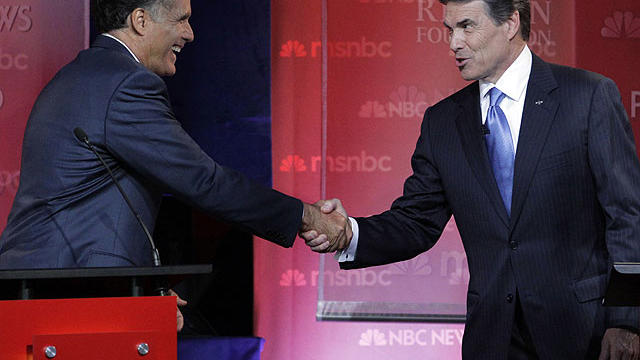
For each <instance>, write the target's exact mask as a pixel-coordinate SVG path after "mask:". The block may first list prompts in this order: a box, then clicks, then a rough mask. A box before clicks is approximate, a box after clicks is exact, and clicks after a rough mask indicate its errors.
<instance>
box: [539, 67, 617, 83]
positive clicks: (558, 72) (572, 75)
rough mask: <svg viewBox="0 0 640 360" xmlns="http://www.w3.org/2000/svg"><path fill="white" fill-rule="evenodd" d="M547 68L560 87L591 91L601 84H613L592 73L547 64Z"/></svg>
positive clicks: (605, 78)
mask: <svg viewBox="0 0 640 360" xmlns="http://www.w3.org/2000/svg"><path fill="white" fill-rule="evenodd" d="M549 67H550V68H551V72H552V73H553V76H554V77H555V79H556V81H557V82H558V84H560V85H561V86H562V85H564V86H572V87H575V88H576V89H593V88H595V87H597V86H598V85H599V84H600V83H602V82H610V83H613V80H611V79H610V78H608V77H606V76H604V75H602V74H598V73H596V72H593V71H589V70H585V69H579V68H575V67H571V66H565V65H559V64H551V63H549Z"/></svg>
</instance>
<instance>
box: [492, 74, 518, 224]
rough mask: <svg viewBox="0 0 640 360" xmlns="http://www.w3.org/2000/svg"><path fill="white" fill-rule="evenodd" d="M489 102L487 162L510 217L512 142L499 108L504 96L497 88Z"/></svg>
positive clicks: (513, 156)
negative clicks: (489, 163)
mask: <svg viewBox="0 0 640 360" xmlns="http://www.w3.org/2000/svg"><path fill="white" fill-rule="evenodd" d="M489 96H490V102H491V105H489V112H488V113H487V121H486V126H487V128H488V129H489V134H487V137H486V142H487V151H488V152H489V160H490V161H491V167H492V168H493V176H495V178H496V182H497V183H498V189H500V195H502V201H503V202H504V206H505V208H506V209H507V213H508V214H509V216H511V195H512V191H513V162H514V158H515V155H514V152H513V140H512V138H511V130H510V129H509V123H508V122H507V117H506V116H505V115H504V112H503V111H502V109H501V108H500V102H501V101H502V99H504V97H505V95H504V94H503V93H502V91H500V90H498V88H495V87H494V88H492V89H491V90H489Z"/></svg>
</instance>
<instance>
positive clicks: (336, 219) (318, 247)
mask: <svg viewBox="0 0 640 360" xmlns="http://www.w3.org/2000/svg"><path fill="white" fill-rule="evenodd" d="M318 209H319V210H320V211H321V214H318V213H317V212H318ZM308 215H309V217H310V219H309V220H308V221H309V222H313V221H314V220H311V217H315V219H322V218H325V219H327V221H329V223H330V224H333V225H329V226H328V228H329V230H324V229H327V226H326V224H325V225H324V226H323V225H320V226H315V227H314V226H311V224H310V223H309V222H305V220H304V219H303V228H302V230H301V231H300V237H301V238H303V239H304V240H305V242H306V244H307V245H308V246H309V247H310V248H311V250H313V251H315V252H319V253H327V252H334V251H337V250H343V249H346V248H347V247H348V246H349V243H350V242H351V238H352V236H353V233H352V231H351V222H350V221H349V218H348V216H347V212H346V211H345V209H344V207H343V206H342V203H341V202H340V200H338V199H331V200H320V201H318V202H316V203H315V204H313V205H310V204H305V218H307V217H308ZM322 222H323V220H320V223H322ZM305 224H309V226H306V225H305ZM331 229H333V230H334V231H331ZM335 230H337V231H335Z"/></svg>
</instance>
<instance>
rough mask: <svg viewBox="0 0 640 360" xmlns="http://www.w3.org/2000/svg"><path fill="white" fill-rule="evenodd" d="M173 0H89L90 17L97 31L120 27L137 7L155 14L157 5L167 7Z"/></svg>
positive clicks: (124, 24) (125, 23) (101, 31)
mask: <svg viewBox="0 0 640 360" xmlns="http://www.w3.org/2000/svg"><path fill="white" fill-rule="evenodd" d="M173 2H174V0H91V17H92V19H93V24H94V26H95V28H96V31H97V32H98V33H105V32H108V31H111V30H116V29H121V28H123V27H125V26H126V25H127V17H128V16H129V14H131V12H132V11H133V10H135V9H137V8H143V9H147V10H149V11H151V12H152V15H154V16H155V15H157V12H156V11H157V10H158V5H162V6H164V7H165V8H169V7H170V6H171V5H173Z"/></svg>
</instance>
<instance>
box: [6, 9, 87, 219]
mask: <svg viewBox="0 0 640 360" xmlns="http://www.w3.org/2000/svg"><path fill="white" fill-rule="evenodd" d="M88 13H89V0H57V1H51V0H2V1H0V229H4V226H5V225H6V223H7V216H8V215H9V209H10V207H11V202H12V201H13V197H14V196H15V194H16V190H17V188H18V180H19V176H20V150H21V148H22V135H23V133H24V127H25V125H26V123H27V118H28V116H29V112H30V110H31V106H32V105H33V103H34V101H35V99H36V97H37V96H38V94H39V93H40V90H42V88H43V87H44V85H45V84H46V83H47V82H48V81H49V80H50V79H51V78H52V77H53V75H54V74H55V73H56V72H57V71H58V70H59V69H60V68H61V67H62V65H64V64H66V63H68V62H69V61H71V60H72V59H73V58H74V57H75V56H76V54H77V53H78V51H79V50H81V49H83V48H85V47H87V46H88V43H89V26H88V25H89V17H88Z"/></svg>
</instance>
